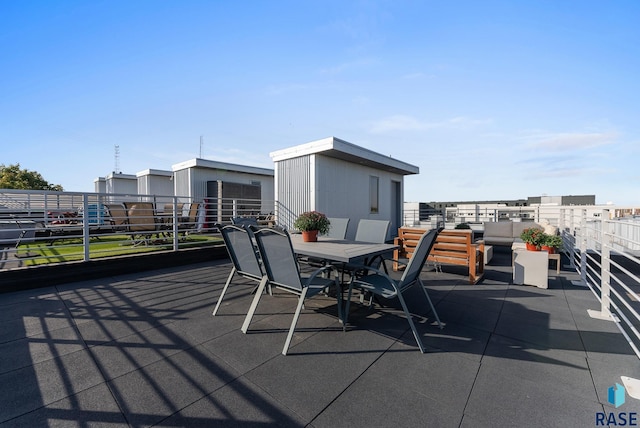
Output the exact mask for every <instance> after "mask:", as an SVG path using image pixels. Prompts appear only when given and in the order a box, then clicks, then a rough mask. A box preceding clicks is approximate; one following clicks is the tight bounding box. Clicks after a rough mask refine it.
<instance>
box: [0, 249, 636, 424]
mask: <svg viewBox="0 0 640 428" xmlns="http://www.w3.org/2000/svg"><path fill="white" fill-rule="evenodd" d="M509 261H510V255H509V253H507V252H504V251H503V252H500V251H496V254H495V255H494V259H493V260H492V262H491V263H490V265H489V266H487V271H486V275H485V278H484V279H483V280H482V281H481V282H480V283H479V284H478V285H468V284H467V278H466V276H464V272H463V269H462V268H458V267H446V266H445V267H444V273H436V272H434V271H433V270H432V269H431V270H430V269H429V268H428V267H427V268H425V271H424V273H423V278H424V279H425V281H426V284H427V288H428V290H429V293H430V295H431V297H432V299H433V301H434V304H435V305H436V307H437V310H438V312H439V315H440V318H441V319H442V320H443V321H444V322H445V323H446V327H445V329H444V330H439V329H438V328H437V327H435V326H433V325H432V322H433V316H432V315H431V314H430V313H429V311H428V309H427V305H426V304H425V302H424V301H423V298H422V296H421V295H420V294H417V293H414V292H411V293H410V298H409V300H410V309H411V310H412V311H413V312H414V313H416V314H417V315H418V316H417V317H416V321H417V322H418V328H419V330H420V332H421V333H422V336H423V341H424V343H425V345H426V346H427V347H428V348H429V352H428V353H426V354H421V353H420V352H419V351H418V348H417V346H416V344H415V342H414V339H413V336H412V334H411V331H410V330H409V326H408V323H407V322H406V320H405V319H404V318H403V316H402V314H401V313H400V312H399V311H397V310H396V309H395V308H394V307H395V306H396V303H395V302H391V303H389V304H390V305H391V307H386V308H385V309H384V310H380V309H379V307H377V306H376V307H375V309H373V310H372V309H370V308H367V307H364V306H362V305H359V304H354V305H352V312H351V316H350V328H349V330H348V331H347V332H342V328H341V326H340V324H339V323H338V322H337V320H336V316H335V315H336V303H335V299H333V298H330V297H328V296H324V295H321V296H317V297H314V298H313V299H311V300H309V301H308V303H307V304H306V309H305V310H304V311H303V313H302V315H301V317H300V322H299V324H298V330H297V332H296V335H295V336H294V339H293V342H292V347H291V350H290V355H288V356H286V357H285V356H283V355H281V353H280V352H281V350H282V346H283V344H284V340H285V336H286V330H287V329H288V327H289V324H290V322H291V318H292V314H293V311H294V309H295V303H296V297H295V296H292V295H290V294H286V293H276V295H274V296H264V297H263V299H262V301H261V303H260V306H258V309H257V312H256V317H255V318H254V323H253V324H252V326H251V330H250V331H249V334H246V335H245V334H242V333H241V332H240V326H241V324H242V321H243V318H244V314H245V313H246V311H247V309H248V307H249V303H250V300H251V297H252V296H251V294H250V293H251V291H252V289H253V287H254V285H255V284H254V283H253V282H248V281H244V280H242V279H239V278H236V280H235V281H234V285H233V286H232V287H230V290H229V293H228V296H227V297H226V299H225V301H224V303H223V305H222V307H221V309H220V311H219V313H218V315H217V316H216V317H212V316H211V311H212V309H213V306H214V304H215V302H216V298H217V296H218V295H219V294H220V291H221V289H222V286H223V284H224V282H225V280H226V278H227V275H228V274H229V272H230V264H229V262H228V261H224V260H223V261H212V262H211V263H205V264H198V265H191V266H186V267H180V268H172V269H165V270H158V271H151V272H143V273H139V274H132V275H123V276H114V277H109V278H104V279H101V280H92V281H86V282H77V283H71V284H66V285H63V286H56V287H47V286H46V284H43V286H44V287H43V288H40V289H36V290H29V291H21V292H14V293H5V294H0V427H3V428H4V427H14V426H15V427H38V426H79V427H90V426H91V427H92V426H109V427H118V426H133V427H142V426H162V427H177V426H188V427H191V426H206V427H218V426H249V427H263V426H310V427H348V426H363V427H389V426H397V427H427V426H428V427H497V426H501V427H506V426H514V427H515V426H535V427H588V426H594V425H595V414H596V412H603V411H606V412H613V411H616V412H619V411H637V409H638V405H639V404H640V401H636V400H634V399H631V398H629V397H628V396H627V402H626V403H625V404H624V405H622V406H621V407H619V408H618V409H614V408H613V406H611V405H610V404H609V403H608V402H607V390H608V388H609V387H610V386H612V385H613V384H614V383H616V382H618V383H621V381H620V376H621V375H626V376H631V377H636V378H640V361H639V360H638V358H637V357H636V356H635V354H634V353H633V352H632V350H631V347H630V346H629V345H628V344H627V343H626V341H625V339H624V337H623V336H622V334H620V333H619V331H618V329H617V328H616V327H615V325H614V324H613V323H611V322H606V321H601V320H596V319H592V318H590V317H589V316H588V314H587V309H598V308H599V306H598V302H597V301H596V299H595V297H594V296H593V294H592V293H591V291H589V289H587V288H581V287H576V286H574V285H572V284H571V280H572V279H576V274H575V272H572V271H571V270H569V268H568V266H566V264H567V260H566V259H563V265H564V266H563V271H562V272H561V275H560V276H556V274H555V268H554V269H550V271H549V275H550V288H549V289H548V290H543V289H538V288H534V287H529V286H518V285H512V284H510V283H511V268H510V266H509ZM413 291H416V292H417V291H419V290H413Z"/></svg>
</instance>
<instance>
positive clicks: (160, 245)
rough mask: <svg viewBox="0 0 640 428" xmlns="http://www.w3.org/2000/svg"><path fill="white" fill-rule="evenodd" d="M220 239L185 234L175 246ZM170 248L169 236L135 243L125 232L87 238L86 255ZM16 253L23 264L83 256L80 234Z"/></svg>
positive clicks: (25, 247)
mask: <svg viewBox="0 0 640 428" xmlns="http://www.w3.org/2000/svg"><path fill="white" fill-rule="evenodd" d="M220 243H222V239H221V238H219V237H215V236H207V235H189V236H187V237H186V238H181V240H180V242H179V248H192V247H202V246H209V245H216V244H220ZM171 249H173V241H172V239H150V240H149V242H148V243H144V242H141V243H137V242H134V241H132V240H131V237H130V236H128V235H100V236H96V237H92V238H91V242H90V243H89V258H91V259H98V258H103V257H112V256H122V255H128V254H141V253H148V252H153V251H166V250H171ZM17 256H18V257H20V258H22V259H23V261H24V265H25V266H35V265H41V264H47V263H61V262H71V261H79V260H83V259H84V248H83V245H82V238H68V239H66V238H64V239H62V238H58V239H56V240H55V241H53V242H51V241H40V242H33V243H29V244H21V245H20V246H19V247H18V251H17Z"/></svg>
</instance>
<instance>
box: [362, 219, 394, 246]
mask: <svg viewBox="0 0 640 428" xmlns="http://www.w3.org/2000/svg"><path fill="white" fill-rule="evenodd" d="M390 224H391V222H390V221H388V220H367V219H362V220H360V221H359V222H358V230H357V231H356V241H360V242H371V243H372V244H384V243H385V242H386V240H387V232H388V231H389V225H390Z"/></svg>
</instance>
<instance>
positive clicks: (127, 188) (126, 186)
mask: <svg viewBox="0 0 640 428" xmlns="http://www.w3.org/2000/svg"><path fill="white" fill-rule="evenodd" d="M104 183H105V193H119V194H127V195H135V194H137V193H138V179H137V177H136V176H135V175H131V174H123V173H121V172H119V173H115V172H112V173H111V174H109V175H107V176H106V177H105V178H104Z"/></svg>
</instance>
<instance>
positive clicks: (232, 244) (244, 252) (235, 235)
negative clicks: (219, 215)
mask: <svg viewBox="0 0 640 428" xmlns="http://www.w3.org/2000/svg"><path fill="white" fill-rule="evenodd" d="M217 227H218V230H220V233H221V234H222V239H223V240H224V244H225V245H226V246H227V252H228V253H229V258H230V259H231V262H232V263H233V266H234V267H235V268H236V270H237V271H238V273H239V274H241V275H246V276H249V277H252V278H255V279H258V280H259V279H260V278H262V275H263V273H262V267H261V266H260V263H259V262H258V257H257V256H256V252H255V248H254V246H253V241H252V240H251V236H250V235H249V232H248V231H247V230H246V229H245V228H243V227H242V226H234V225H228V226H220V225H217Z"/></svg>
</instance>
